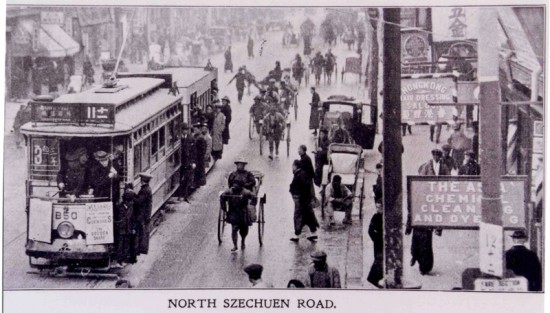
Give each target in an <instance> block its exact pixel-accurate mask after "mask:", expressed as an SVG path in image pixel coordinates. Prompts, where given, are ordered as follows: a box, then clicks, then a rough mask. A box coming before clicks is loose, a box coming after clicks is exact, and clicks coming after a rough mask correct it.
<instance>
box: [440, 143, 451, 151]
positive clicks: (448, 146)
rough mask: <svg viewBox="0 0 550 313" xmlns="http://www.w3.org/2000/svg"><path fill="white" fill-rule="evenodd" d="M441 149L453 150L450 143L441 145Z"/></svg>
mask: <svg viewBox="0 0 550 313" xmlns="http://www.w3.org/2000/svg"><path fill="white" fill-rule="evenodd" d="M441 149H442V150H443V151H451V149H452V147H451V146H450V145H448V144H445V145H443V146H441Z"/></svg>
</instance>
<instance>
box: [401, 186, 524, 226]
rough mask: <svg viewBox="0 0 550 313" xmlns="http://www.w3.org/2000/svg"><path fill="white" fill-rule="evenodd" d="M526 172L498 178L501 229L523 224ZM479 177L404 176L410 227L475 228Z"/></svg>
mask: <svg viewBox="0 0 550 313" xmlns="http://www.w3.org/2000/svg"><path fill="white" fill-rule="evenodd" d="M526 184H527V177H526V176H504V177H503V178H502V181H501V194H502V211H503V215H502V221H503V224H504V228H505V229H520V228H525V218H526V215H525V203H526V200H527V198H526V196H527V195H526V193H525V189H526ZM481 195H482V193H481V180H480V177H474V176H407V200H408V206H409V210H410V214H411V225H412V226H413V227H438V228H454V229H478V228H479V223H480V222H481Z"/></svg>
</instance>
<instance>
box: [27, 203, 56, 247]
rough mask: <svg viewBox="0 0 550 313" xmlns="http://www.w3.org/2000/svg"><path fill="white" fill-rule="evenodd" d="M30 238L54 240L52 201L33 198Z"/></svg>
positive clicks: (43, 240) (30, 213) (46, 240)
mask: <svg viewBox="0 0 550 313" xmlns="http://www.w3.org/2000/svg"><path fill="white" fill-rule="evenodd" d="M29 239H30V240H35V241H41V242H47V243H51V242H52V203H51V202H49V201H43V200H40V199H31V203H30V208H29Z"/></svg>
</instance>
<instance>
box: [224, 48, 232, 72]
mask: <svg viewBox="0 0 550 313" xmlns="http://www.w3.org/2000/svg"><path fill="white" fill-rule="evenodd" d="M224 58H225V64H224V67H223V72H224V73H226V72H227V71H230V72H231V73H233V60H232V59H231V46H228V47H227V50H225V53H224Z"/></svg>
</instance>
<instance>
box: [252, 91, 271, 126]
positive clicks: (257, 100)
mask: <svg viewBox="0 0 550 313" xmlns="http://www.w3.org/2000/svg"><path fill="white" fill-rule="evenodd" d="M267 110H268V106H267V105H266V104H265V103H263V101H262V97H261V96H260V95H257V96H255V97H254V104H252V106H251V107H250V110H249V111H248V113H249V114H250V115H252V117H253V118H254V124H255V126H256V132H257V133H258V134H259V133H260V129H261V128H260V127H261V125H260V121H261V120H262V119H263V118H264V116H265V114H266V113H267Z"/></svg>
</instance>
